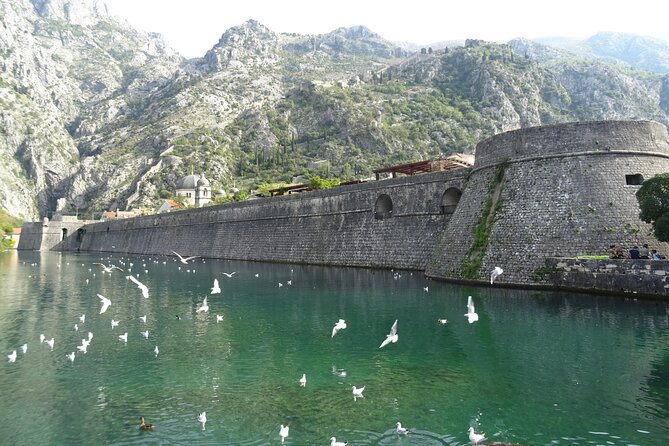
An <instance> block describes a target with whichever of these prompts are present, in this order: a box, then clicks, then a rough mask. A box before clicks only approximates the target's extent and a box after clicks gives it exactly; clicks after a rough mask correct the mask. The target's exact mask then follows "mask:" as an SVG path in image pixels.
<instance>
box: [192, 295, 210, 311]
mask: <svg viewBox="0 0 669 446" xmlns="http://www.w3.org/2000/svg"><path fill="white" fill-rule="evenodd" d="M200 311H204V312H205V313H206V312H207V311H209V304H207V298H206V297H205V298H204V300H203V301H202V306H201V307H200V308H198V309H197V310H195V312H196V313H199V312H200Z"/></svg>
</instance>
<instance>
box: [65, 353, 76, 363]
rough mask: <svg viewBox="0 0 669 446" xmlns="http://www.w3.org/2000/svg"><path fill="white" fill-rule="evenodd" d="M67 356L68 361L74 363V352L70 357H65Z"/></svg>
mask: <svg viewBox="0 0 669 446" xmlns="http://www.w3.org/2000/svg"><path fill="white" fill-rule="evenodd" d="M65 356H67V359H69V360H70V362H74V352H72V353H70V354H69V355H65Z"/></svg>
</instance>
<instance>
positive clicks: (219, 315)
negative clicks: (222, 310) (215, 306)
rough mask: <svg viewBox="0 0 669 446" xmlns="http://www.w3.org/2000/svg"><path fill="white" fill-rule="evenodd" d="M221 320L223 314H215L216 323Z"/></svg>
mask: <svg viewBox="0 0 669 446" xmlns="http://www.w3.org/2000/svg"><path fill="white" fill-rule="evenodd" d="M222 321H223V315H222V314H217V315H216V323H217V324H218V323H219V322H222Z"/></svg>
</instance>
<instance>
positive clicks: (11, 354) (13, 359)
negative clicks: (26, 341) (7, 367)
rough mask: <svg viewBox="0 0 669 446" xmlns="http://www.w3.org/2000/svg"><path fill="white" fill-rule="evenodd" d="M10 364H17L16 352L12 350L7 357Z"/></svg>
mask: <svg viewBox="0 0 669 446" xmlns="http://www.w3.org/2000/svg"><path fill="white" fill-rule="evenodd" d="M7 357H8V358H9V362H16V350H12V352H11V353H10V354H8V355H7Z"/></svg>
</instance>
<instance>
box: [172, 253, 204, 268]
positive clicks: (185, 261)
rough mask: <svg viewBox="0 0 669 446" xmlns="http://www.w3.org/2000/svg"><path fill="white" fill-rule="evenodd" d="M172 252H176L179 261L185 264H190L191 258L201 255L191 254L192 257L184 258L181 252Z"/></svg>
mask: <svg viewBox="0 0 669 446" xmlns="http://www.w3.org/2000/svg"><path fill="white" fill-rule="evenodd" d="M172 252H173V253H174V254H176V256H177V257H179V261H180V262H181V263H183V264H184V265H188V261H189V260H191V259H195V258H197V257H199V256H190V257H186V258H183V257H182V256H181V254H179V253H178V252H176V251H172Z"/></svg>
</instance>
